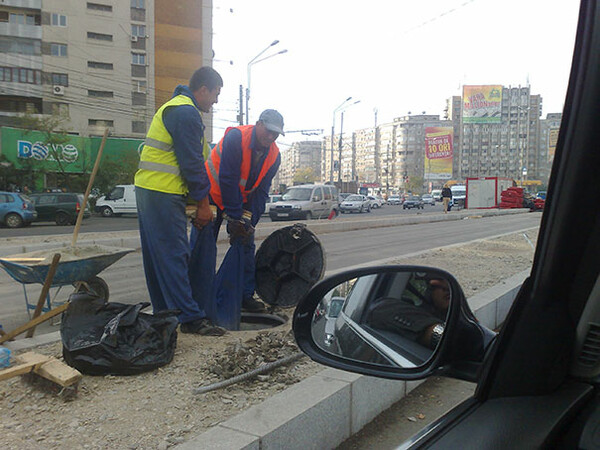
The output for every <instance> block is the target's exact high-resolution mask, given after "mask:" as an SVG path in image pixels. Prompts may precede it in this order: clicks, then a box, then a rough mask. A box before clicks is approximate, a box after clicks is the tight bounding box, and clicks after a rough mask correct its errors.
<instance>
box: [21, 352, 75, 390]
mask: <svg viewBox="0 0 600 450" xmlns="http://www.w3.org/2000/svg"><path fill="white" fill-rule="evenodd" d="M33 371H34V372H35V373H36V374H37V375H39V376H41V377H44V378H46V379H48V380H50V381H53V382H54V383H56V384H60V385H61V386H65V387H66V386H71V385H73V384H75V383H77V382H78V381H79V380H81V378H82V377H83V375H81V372H79V371H78V370H77V369H73V368H72V367H70V366H68V365H66V364H65V363H63V362H62V361H59V360H58V359H56V358H52V359H51V360H50V361H48V362H45V363H43V364H42V365H40V366H39V367H36V368H34V370H33Z"/></svg>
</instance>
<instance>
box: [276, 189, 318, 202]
mask: <svg viewBox="0 0 600 450" xmlns="http://www.w3.org/2000/svg"><path fill="white" fill-rule="evenodd" d="M311 193H312V188H290V189H288V190H287V191H286V193H285V194H283V196H282V197H281V199H282V200H285V201H290V200H298V201H306V200H310V195H311Z"/></svg>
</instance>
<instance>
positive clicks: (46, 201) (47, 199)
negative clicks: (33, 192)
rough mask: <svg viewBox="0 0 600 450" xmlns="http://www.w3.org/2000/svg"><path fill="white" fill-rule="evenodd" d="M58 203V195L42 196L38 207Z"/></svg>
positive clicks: (38, 201) (38, 200)
mask: <svg viewBox="0 0 600 450" xmlns="http://www.w3.org/2000/svg"><path fill="white" fill-rule="evenodd" d="M54 203H56V195H40V196H39V197H37V202H36V204H38V205H52V204H54Z"/></svg>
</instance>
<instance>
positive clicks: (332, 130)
mask: <svg viewBox="0 0 600 450" xmlns="http://www.w3.org/2000/svg"><path fill="white" fill-rule="evenodd" d="M350 100H352V97H348V98H347V99H346V100H344V101H343V102H342V103H340V106H338V107H337V108H335V109H334V110H333V123H332V125H331V166H330V168H329V169H330V171H329V181H331V182H332V183H333V140H334V131H335V113H337V112H338V111H339V110H340V109H341V108H342V107H343V106H344V105H345V104H346V103H348V102H349V101H350Z"/></svg>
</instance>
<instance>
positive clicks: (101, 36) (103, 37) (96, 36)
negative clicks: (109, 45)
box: [87, 31, 113, 42]
mask: <svg viewBox="0 0 600 450" xmlns="http://www.w3.org/2000/svg"><path fill="white" fill-rule="evenodd" d="M87 37H88V39H96V40H98V41H108V42H112V40H113V37H112V34H103V33H93V32H91V31H88V32H87Z"/></svg>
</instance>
